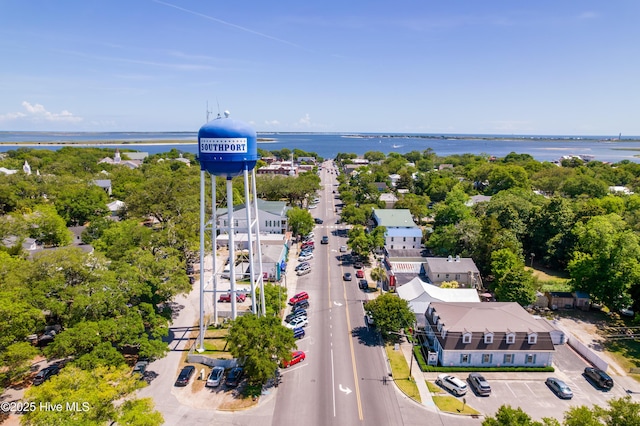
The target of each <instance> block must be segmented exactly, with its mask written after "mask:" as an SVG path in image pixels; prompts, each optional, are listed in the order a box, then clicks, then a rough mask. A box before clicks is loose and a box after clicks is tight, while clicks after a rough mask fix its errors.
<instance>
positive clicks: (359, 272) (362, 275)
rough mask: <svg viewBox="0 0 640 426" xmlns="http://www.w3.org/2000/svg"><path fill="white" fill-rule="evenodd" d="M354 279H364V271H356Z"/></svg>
mask: <svg viewBox="0 0 640 426" xmlns="http://www.w3.org/2000/svg"><path fill="white" fill-rule="evenodd" d="M356 278H364V269H358V270H357V271H356Z"/></svg>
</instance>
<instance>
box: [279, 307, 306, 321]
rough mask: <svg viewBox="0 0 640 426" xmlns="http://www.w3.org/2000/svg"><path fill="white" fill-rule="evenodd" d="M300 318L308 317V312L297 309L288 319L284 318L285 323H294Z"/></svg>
mask: <svg viewBox="0 0 640 426" xmlns="http://www.w3.org/2000/svg"><path fill="white" fill-rule="evenodd" d="M298 317H305V318H306V317H307V310H306V309H302V308H299V309H296V310H294V311H293V312H291V313H290V314H289V315H287V316H286V317H284V321H285V322H291V321H293V320H294V319H295V318H298Z"/></svg>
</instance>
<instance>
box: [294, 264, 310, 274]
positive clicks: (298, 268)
mask: <svg viewBox="0 0 640 426" xmlns="http://www.w3.org/2000/svg"><path fill="white" fill-rule="evenodd" d="M307 266H311V264H310V263H309V262H302V263H298V266H296V269H295V270H296V272H298V271H299V270H300V269H304V268H306V267H307Z"/></svg>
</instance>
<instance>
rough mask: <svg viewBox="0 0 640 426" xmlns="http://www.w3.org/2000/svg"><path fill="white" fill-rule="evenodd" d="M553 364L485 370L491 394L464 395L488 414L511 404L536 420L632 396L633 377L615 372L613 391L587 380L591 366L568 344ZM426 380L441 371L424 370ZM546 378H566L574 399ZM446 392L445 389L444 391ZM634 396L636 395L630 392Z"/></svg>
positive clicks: (559, 350) (560, 348) (462, 375)
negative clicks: (533, 369)
mask: <svg viewBox="0 0 640 426" xmlns="http://www.w3.org/2000/svg"><path fill="white" fill-rule="evenodd" d="M555 349H556V352H555V354H554V367H555V369H556V371H554V372H552V373H518V372H514V373H483V376H484V377H485V378H486V379H487V381H488V382H489V384H490V385H491V395H490V396H488V397H483V396H477V395H475V394H474V393H473V391H472V390H471V389H469V391H468V392H467V395H466V396H465V397H464V398H465V399H466V401H467V405H469V406H470V407H473V408H475V409H476V410H478V411H480V412H481V413H482V414H484V415H486V416H492V415H494V414H495V413H496V412H497V411H498V409H499V408H500V406H502V405H511V406H512V407H520V408H522V410H523V411H525V412H526V413H527V414H529V415H530V416H531V417H532V418H533V419H534V420H540V419H542V418H543V417H553V418H556V419H562V418H563V415H564V413H565V411H567V410H568V409H569V408H571V407H573V406H580V405H586V406H593V405H599V406H601V407H605V406H606V405H607V400H609V399H611V398H620V397H623V396H626V395H629V393H628V392H627V389H629V387H628V386H631V387H633V383H635V382H634V381H633V379H631V378H630V377H621V376H616V375H613V374H612V377H613V380H614V382H615V385H614V387H613V389H612V390H610V391H608V392H605V391H602V390H599V389H597V388H595V387H594V386H593V385H592V384H591V383H590V382H589V381H587V380H586V379H585V378H584V377H583V376H582V373H583V371H584V368H585V367H588V366H590V364H588V363H587V362H586V361H585V360H584V359H583V358H582V357H580V356H579V355H578V354H577V353H576V352H575V351H574V350H573V349H572V348H571V347H570V346H569V345H558V346H556V347H555ZM424 374H425V379H427V380H429V381H430V382H432V383H433V382H435V379H436V377H437V375H438V373H424ZM452 375H454V376H456V377H458V378H459V379H462V380H465V381H466V378H467V375H468V374H467V373H452ZM547 377H557V378H559V379H560V380H562V381H564V382H565V383H566V384H567V385H568V386H569V387H570V388H571V390H572V391H573V394H574V396H573V399H570V400H563V399H560V398H558V397H557V396H556V395H555V394H554V393H553V392H552V391H551V390H550V389H549V388H548V387H547V385H546V384H545V380H546V378H547ZM444 392H446V391H444ZM631 396H632V398H634V399H636V398H637V395H636V394H635V392H634V393H631Z"/></svg>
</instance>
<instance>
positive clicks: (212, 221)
mask: <svg viewBox="0 0 640 426" xmlns="http://www.w3.org/2000/svg"><path fill="white" fill-rule="evenodd" d="M219 108H220V106H219V105H218V110H219ZM207 110H208V105H207ZM207 118H208V117H207ZM198 160H199V161H200V335H199V339H198V342H199V344H198V351H200V352H202V351H204V333H205V324H204V293H205V234H206V231H210V232H211V257H212V263H213V264H212V269H211V271H212V275H211V281H210V282H209V283H210V284H212V289H211V290H207V291H208V292H211V293H213V317H214V322H216V323H217V321H218V314H217V313H218V308H217V303H218V300H217V298H216V296H217V293H221V294H223V295H224V294H228V295H229V302H231V319H235V318H236V316H237V310H236V302H237V301H238V300H244V299H242V298H241V296H240V295H239V294H238V293H240V292H238V291H237V290H236V272H237V271H236V268H235V266H236V265H235V263H236V262H235V261H236V255H235V251H236V242H235V241H234V240H235V234H236V232H237V230H236V227H240V228H241V229H240V231H241V232H244V226H245V225H246V230H247V240H246V241H247V249H248V252H249V253H248V254H249V279H250V282H251V311H252V312H253V313H254V314H257V313H258V312H257V306H256V301H257V299H256V286H257V285H259V286H260V308H261V314H262V315H264V314H265V298H264V277H263V273H262V252H261V248H260V229H259V228H260V227H259V225H258V220H257V219H258V198H257V196H256V194H257V191H256V172H255V166H256V162H257V161H258V147H257V135H256V131H255V130H253V129H252V128H251V127H249V125H247V124H245V123H243V122H240V121H237V120H233V119H230V118H229V111H224V117H221V116H220V113H219V112H218V117H217V118H216V119H215V120H212V121H210V122H209V121H207V123H206V124H205V125H204V126H202V127H201V128H200V130H199V131H198ZM249 171H251V173H252V182H251V192H252V194H250V190H249ZM207 173H208V174H209V175H210V176H211V217H210V218H209V219H208V220H207V218H206V217H205V206H206V204H207V200H206V197H205V180H206V174H207ZM241 175H244V199H245V210H246V224H245V223H242V220H241V219H240V218H234V210H233V186H232V179H233V178H234V177H236V176H241ZM216 176H220V177H223V178H225V180H226V186H227V209H226V210H227V213H226V219H225V218H224V215H223V214H219V213H218V214H216ZM207 226H208V228H207ZM222 233H227V234H228V247H229V257H228V262H229V271H228V275H226V273H222V274H221V273H218V268H217V265H216V251H217V249H218V248H217V240H218V235H219V234H222ZM241 244H242V242H240V244H238V246H240V245H241ZM254 245H255V246H254ZM254 249H255V251H256V255H257V256H256V257H257V261H254ZM256 269H257V271H256ZM240 274H242V277H243V278H245V277H246V274H245V271H244V270H242V271H240ZM227 278H228V280H229V282H228V286H229V287H228V290H227V289H226V288H225V289H223V290H218V285H221V286H224V287H226V285H227V282H226V279H227Z"/></svg>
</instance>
